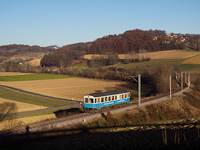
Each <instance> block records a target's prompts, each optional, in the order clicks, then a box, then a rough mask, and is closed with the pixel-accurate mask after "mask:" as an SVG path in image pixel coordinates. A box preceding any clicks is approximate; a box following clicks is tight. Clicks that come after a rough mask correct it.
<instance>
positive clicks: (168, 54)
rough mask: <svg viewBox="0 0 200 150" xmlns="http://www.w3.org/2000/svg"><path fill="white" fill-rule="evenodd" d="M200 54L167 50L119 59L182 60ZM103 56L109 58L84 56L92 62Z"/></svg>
mask: <svg viewBox="0 0 200 150" xmlns="http://www.w3.org/2000/svg"><path fill="white" fill-rule="evenodd" d="M199 54H200V52H192V51H184V50H167V51H158V52H150V53H144V54H135V55H131V54H119V55H118V57H119V59H130V58H138V59H139V58H142V57H144V55H145V58H151V59H180V58H189V57H193V56H196V55H199ZM99 56H102V57H104V58H107V56H106V55H99V54H88V55H84V59H88V60H90V59H91V58H92V57H99Z"/></svg>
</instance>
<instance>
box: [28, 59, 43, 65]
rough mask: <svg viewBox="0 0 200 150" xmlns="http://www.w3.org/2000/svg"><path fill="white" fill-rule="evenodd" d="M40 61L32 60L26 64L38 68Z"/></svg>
mask: <svg viewBox="0 0 200 150" xmlns="http://www.w3.org/2000/svg"><path fill="white" fill-rule="evenodd" d="M40 61H41V58H38V59H33V60H31V61H27V62H26V64H29V65H31V66H40Z"/></svg>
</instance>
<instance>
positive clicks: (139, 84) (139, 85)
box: [129, 74, 141, 107]
mask: <svg viewBox="0 0 200 150" xmlns="http://www.w3.org/2000/svg"><path fill="white" fill-rule="evenodd" d="M129 77H131V78H132V79H133V80H134V81H135V82H138V107H140V105H141V75H140V74H138V80H136V79H135V77H134V76H129Z"/></svg>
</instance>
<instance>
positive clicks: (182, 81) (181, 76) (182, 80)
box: [181, 72, 183, 93]
mask: <svg viewBox="0 0 200 150" xmlns="http://www.w3.org/2000/svg"><path fill="white" fill-rule="evenodd" d="M181 92H182V93H183V72H181Z"/></svg>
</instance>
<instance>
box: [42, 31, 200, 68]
mask: <svg viewBox="0 0 200 150" xmlns="http://www.w3.org/2000/svg"><path fill="white" fill-rule="evenodd" d="M186 47H187V48H188V49H190V50H195V51H198V50H200V35H192V34H186V35H184V34H174V33H171V34H166V33H165V31H162V30H149V31H143V30H138V29H136V30H130V31H126V32H124V33H123V34H119V35H108V36H104V37H102V38H98V39H96V40H95V41H93V42H87V43H77V44H72V45H67V46H63V47H62V48H60V49H58V50H57V51H55V52H54V53H52V54H48V55H45V56H44V57H43V59H42V60H41V64H42V66H49V67H51V66H57V67H68V66H70V65H71V64H73V62H74V61H75V60H80V57H81V56H83V55H85V54H130V55H132V54H138V53H147V52H156V51H164V50H182V49H185V48H186Z"/></svg>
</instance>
